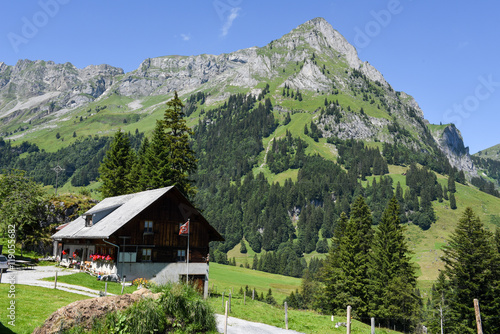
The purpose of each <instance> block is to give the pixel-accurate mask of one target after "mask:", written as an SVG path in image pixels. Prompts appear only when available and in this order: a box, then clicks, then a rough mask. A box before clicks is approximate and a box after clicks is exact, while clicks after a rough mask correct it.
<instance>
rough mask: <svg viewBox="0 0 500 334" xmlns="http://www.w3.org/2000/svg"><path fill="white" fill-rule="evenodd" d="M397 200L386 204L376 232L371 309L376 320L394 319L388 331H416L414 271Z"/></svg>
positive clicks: (372, 266)
mask: <svg viewBox="0 0 500 334" xmlns="http://www.w3.org/2000/svg"><path fill="white" fill-rule="evenodd" d="M399 212H400V210H399V204H398V201H397V199H396V197H392V199H391V200H390V201H389V203H388V204H387V207H386V209H385V211H384V213H383V215H382V219H381V221H380V224H379V225H378V229H377V231H376V232H375V236H374V238H373V243H372V245H373V246H372V253H371V257H370V272H371V275H370V276H371V281H370V282H371V283H370V284H371V287H370V290H371V291H370V293H371V305H370V308H371V310H372V312H373V314H374V315H375V316H376V317H377V318H381V319H393V320H391V323H389V321H388V323H387V326H388V327H391V328H392V327H393V326H394V325H396V326H397V327H398V328H400V329H411V328H415V326H416V322H417V319H418V318H417V315H418V313H419V312H418V311H419V302H420V300H419V297H418V296H417V295H416V294H415V293H414V291H415V288H416V273H415V267H414V266H413V265H412V263H411V260H410V255H411V252H410V250H409V247H408V244H407V243H406V240H405V236H404V229H403V227H402V226H401V224H400V219H399Z"/></svg>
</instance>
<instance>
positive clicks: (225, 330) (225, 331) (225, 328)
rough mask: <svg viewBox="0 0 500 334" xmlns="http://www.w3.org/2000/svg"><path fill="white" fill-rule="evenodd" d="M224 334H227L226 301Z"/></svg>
mask: <svg viewBox="0 0 500 334" xmlns="http://www.w3.org/2000/svg"><path fill="white" fill-rule="evenodd" d="M224 334H227V301H226V314H225V316H224Z"/></svg>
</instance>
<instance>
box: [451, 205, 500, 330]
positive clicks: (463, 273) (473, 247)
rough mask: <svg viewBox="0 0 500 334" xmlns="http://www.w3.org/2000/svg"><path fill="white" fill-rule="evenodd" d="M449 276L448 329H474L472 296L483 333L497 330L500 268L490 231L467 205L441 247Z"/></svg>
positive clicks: (498, 322) (499, 323) (498, 327)
mask: <svg viewBox="0 0 500 334" xmlns="http://www.w3.org/2000/svg"><path fill="white" fill-rule="evenodd" d="M443 252H444V256H443V257H442V259H443V261H444V263H445V269H444V274H445V275H446V277H447V278H448V280H449V289H450V291H452V292H453V293H451V294H450V302H449V306H450V321H449V327H448V328H447V332H448V333H475V329H476V323H475V316H474V305H473V299H478V300H479V303H480V307H481V319H482V323H483V330H484V333H499V332H500V321H499V319H498V310H499V308H498V307H499V298H500V297H499V295H498V287H499V277H500V276H499V274H500V272H499V268H498V261H499V258H498V253H497V252H496V251H495V249H494V242H493V236H492V233H491V232H489V231H487V230H486V229H485V228H484V225H483V223H482V222H481V220H480V219H479V218H478V216H477V215H476V214H475V213H474V211H473V210H472V209H471V208H470V207H468V208H466V209H465V211H464V212H463V214H462V217H461V218H460V220H459V222H458V225H457V227H456V229H455V231H454V232H453V233H452V235H451V237H450V240H449V241H448V246H447V247H445V248H444V250H443Z"/></svg>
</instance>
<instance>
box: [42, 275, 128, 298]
mask: <svg viewBox="0 0 500 334" xmlns="http://www.w3.org/2000/svg"><path fill="white" fill-rule="evenodd" d="M43 280H44V281H49V282H54V277H46V278H44V279H43ZM57 282H58V283H67V284H73V285H79V286H84V287H87V288H89V289H94V290H97V291H104V288H105V285H106V282H103V281H98V280H97V278H96V277H94V276H91V275H89V274H86V273H76V274H72V275H64V276H58V277H57ZM136 290H137V287H135V286H126V287H125V289H124V291H123V293H124V294H125V293H132V292H134V291H136ZM121 291H122V286H121V284H120V283H115V282H108V292H109V293H112V294H115V295H119V294H121Z"/></svg>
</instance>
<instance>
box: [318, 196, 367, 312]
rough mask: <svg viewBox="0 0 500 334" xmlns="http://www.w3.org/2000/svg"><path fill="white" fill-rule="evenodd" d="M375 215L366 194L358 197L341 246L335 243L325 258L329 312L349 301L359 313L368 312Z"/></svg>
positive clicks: (325, 280) (353, 205) (325, 301)
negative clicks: (370, 261) (369, 274)
mask: <svg viewBox="0 0 500 334" xmlns="http://www.w3.org/2000/svg"><path fill="white" fill-rule="evenodd" d="M371 225H372V216H371V212H370V208H369V207H368V205H367V204H366V202H365V200H364V198H363V197H362V196H359V197H358V198H356V200H355V201H354V203H353V204H352V207H351V217H350V219H349V221H348V222H347V225H346V227H345V233H344V235H343V236H342V237H341V238H340V240H339V244H338V247H336V246H332V250H331V252H330V253H329V255H328V257H327V259H326V261H325V267H324V268H325V269H324V271H323V275H322V276H323V281H324V284H325V290H324V293H323V298H324V299H323V300H324V302H323V303H322V307H323V308H324V309H325V310H328V311H330V312H334V311H341V310H342V311H343V310H345V308H346V307H347V306H348V305H351V306H352V307H353V308H354V309H356V312H357V315H358V316H360V317H363V316H367V315H368V313H369V306H368V302H369V293H368V289H369V276H368V262H369V252H370V249H371V240H372V237H373V232H372V229H371Z"/></svg>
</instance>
